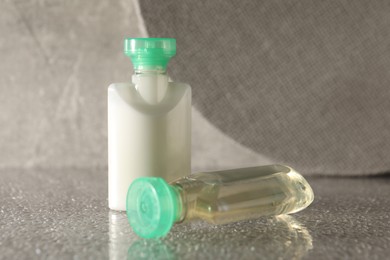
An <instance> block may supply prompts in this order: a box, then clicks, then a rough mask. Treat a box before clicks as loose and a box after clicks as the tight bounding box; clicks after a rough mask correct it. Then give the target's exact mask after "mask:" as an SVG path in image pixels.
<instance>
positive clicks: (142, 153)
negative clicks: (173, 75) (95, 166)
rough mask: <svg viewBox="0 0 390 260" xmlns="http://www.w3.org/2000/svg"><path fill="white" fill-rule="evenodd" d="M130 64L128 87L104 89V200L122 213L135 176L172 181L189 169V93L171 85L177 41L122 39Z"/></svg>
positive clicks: (118, 85)
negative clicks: (171, 64)
mask: <svg viewBox="0 0 390 260" xmlns="http://www.w3.org/2000/svg"><path fill="white" fill-rule="evenodd" d="M125 54H126V55H127V56H129V57H130V59H131V61H132V63H133V65H134V71H135V73H134V75H133V77H132V83H115V84H111V85H110V86H109V88H108V189H109V193H108V198H109V199H108V200H109V207H110V209H114V210H126V193H127V189H128V187H129V186H130V184H131V182H132V181H133V180H134V179H136V178H138V177H147V176H157V177H163V178H164V179H167V180H173V179H176V178H178V177H181V176H183V175H187V174H189V173H190V168H191V161H190V159H191V158H190V156H191V150H190V149H191V88H190V86H189V85H187V84H183V83H177V82H170V81H169V77H168V75H167V74H166V67H167V64H168V62H169V60H170V59H171V58H172V57H173V56H175V54H176V40H175V39H168V38H128V39H125Z"/></svg>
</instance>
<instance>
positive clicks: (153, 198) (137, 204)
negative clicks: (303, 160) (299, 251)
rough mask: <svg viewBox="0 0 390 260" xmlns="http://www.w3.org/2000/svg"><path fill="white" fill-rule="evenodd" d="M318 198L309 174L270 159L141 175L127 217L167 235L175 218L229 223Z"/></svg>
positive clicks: (151, 233) (142, 232) (141, 228)
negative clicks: (172, 175) (174, 175)
mask: <svg viewBox="0 0 390 260" xmlns="http://www.w3.org/2000/svg"><path fill="white" fill-rule="evenodd" d="M313 199H314V194H313V191H312V189H311V187H310V185H309V184H308V183H307V182H306V180H305V179H304V178H303V177H302V176H301V175H300V174H299V173H297V172H296V171H294V170H293V169H291V168H290V167H287V166H283V165H268V166H260V167H252V168H244V169H235V170H226V171H217V172H206V173H196V174H192V175H189V176H188V177H183V178H181V179H178V180H176V181H173V182H171V183H170V184H168V183H166V182H165V181H164V180H163V179H162V178H139V179H137V180H135V181H134V182H133V183H132V184H131V186H130V187H129V191H128V193H127V203H126V204H127V205H126V207H127V217H128V219H129V223H130V225H131V226H132V228H133V230H134V232H135V233H136V234H137V235H139V236H140V237H143V238H157V237H162V236H165V235H166V234H167V233H168V232H169V230H170V229H171V227H172V225H173V224H174V223H179V222H184V221H190V220H193V219H203V220H205V221H207V222H209V223H211V224H225V223H230V222H236V221H240V220H246V219H254V218H258V217H260V216H270V215H280V214H288V213H294V212H297V211H300V210H302V209H304V208H306V207H307V206H309V205H310V203H311V202H312V201H313Z"/></svg>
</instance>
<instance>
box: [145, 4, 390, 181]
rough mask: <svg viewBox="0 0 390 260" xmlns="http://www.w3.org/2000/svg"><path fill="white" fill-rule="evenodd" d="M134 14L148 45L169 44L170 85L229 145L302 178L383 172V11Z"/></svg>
mask: <svg viewBox="0 0 390 260" xmlns="http://www.w3.org/2000/svg"><path fill="white" fill-rule="evenodd" d="M140 5H141V10H142V15H143V18H144V20H145V25H146V28H147V31H148V33H149V35H150V36H153V37H157V36H169V37H174V38H177V42H178V53H179V55H178V56H177V58H176V60H174V61H173V62H172V64H171V68H172V75H173V77H174V78H176V79H183V80H187V81H189V82H190V84H191V85H192V87H193V99H194V104H195V107H196V108H197V109H199V111H200V112H201V113H202V114H203V115H204V116H205V117H206V118H207V119H208V120H209V121H210V122H211V123H213V124H215V125H216V126H217V127H218V128H219V129H220V130H222V131H223V132H224V133H226V134H227V135H229V136H230V137H231V138H233V139H235V140H237V141H238V142H240V143H241V144H242V145H244V146H247V147H249V148H250V149H252V150H254V151H255V152H257V153H258V154H262V155H265V156H267V157H269V158H272V160H274V161H280V162H284V163H287V164H290V165H294V166H296V167H297V168H298V169H301V170H302V171H304V172H311V173H319V174H320V173H322V174H345V175H357V174H374V173H381V172H388V171H389V169H390V101H389V100H390V70H389V68H390V56H389V55H390V30H389V28H390V19H389V18H390V2H389V1H387V0H380V1H377V0H375V1H365V0H359V1H347V0H342V1H328V0H326V1H302V0H294V1H283V0H276V1H257V0H243V1H232V0H231V1H225V0H223V1H206V0H201V1H191V0H181V1H177V0H166V1H161V2H159V4H156V2H155V1H152V0H144V1H140ZM210 145H212V144H210Z"/></svg>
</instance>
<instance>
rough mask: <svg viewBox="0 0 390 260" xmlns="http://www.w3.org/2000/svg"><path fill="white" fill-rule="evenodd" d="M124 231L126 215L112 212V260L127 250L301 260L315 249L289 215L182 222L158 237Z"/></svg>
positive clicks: (161, 255) (132, 255)
mask: <svg viewBox="0 0 390 260" xmlns="http://www.w3.org/2000/svg"><path fill="white" fill-rule="evenodd" d="M119 219H120V220H121V221H118V220H119ZM124 230H129V229H128V224H127V220H126V218H125V216H122V217H120V218H118V217H113V215H112V214H111V215H110V259H111V260H113V259H119V258H121V259H123V258H126V250H127V259H181V258H199V259H211V258H223V259H250V258H256V259H270V258H272V259H275V258H282V259H300V258H302V257H303V256H305V255H306V253H307V252H308V251H309V250H310V249H312V248H313V245H312V237H311V235H310V233H309V232H308V230H307V229H306V228H305V227H303V225H302V224H300V223H299V222H298V221H297V220H296V219H295V218H293V217H291V216H288V215H283V216H277V217H273V218H269V219H258V220H251V221H245V222H239V223H234V224H227V225H220V226H214V225H208V224H205V223H203V222H196V223H187V224H180V225H175V226H174V228H173V229H172V231H171V232H170V233H169V234H168V236H167V237H165V238H163V239H156V240H145V239H139V238H137V237H136V236H135V234H134V233H133V232H132V231H129V234H126V232H124ZM126 244H127V247H128V248H125V245H126ZM129 244H130V246H128V245H129Z"/></svg>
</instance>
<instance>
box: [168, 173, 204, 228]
mask: <svg viewBox="0 0 390 260" xmlns="http://www.w3.org/2000/svg"><path fill="white" fill-rule="evenodd" d="M171 187H172V188H173V189H174V190H175V191H176V194H177V198H178V199H177V200H178V209H179V210H178V214H177V217H176V221H175V222H176V223H180V222H184V221H185V222H187V221H188V220H192V219H197V218H199V216H198V215H197V214H196V210H195V208H196V201H197V198H198V194H199V192H200V190H201V189H203V188H204V183H203V182H201V181H198V180H193V179H188V178H181V179H179V180H178V181H176V182H173V183H171Z"/></svg>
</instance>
